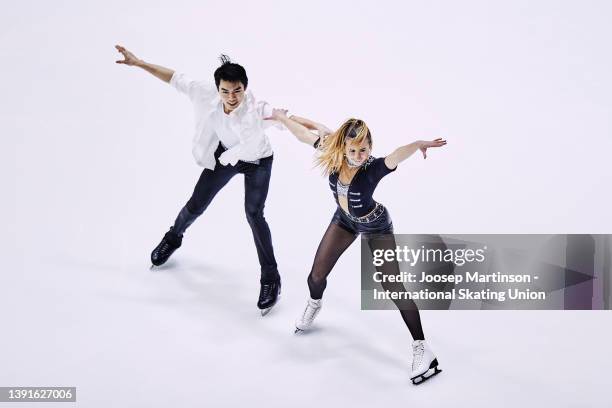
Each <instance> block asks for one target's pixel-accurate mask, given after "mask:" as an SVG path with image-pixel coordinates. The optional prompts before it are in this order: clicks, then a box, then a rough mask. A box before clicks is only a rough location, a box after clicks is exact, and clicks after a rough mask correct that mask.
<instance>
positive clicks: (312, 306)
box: [295, 298, 321, 333]
mask: <svg viewBox="0 0 612 408" xmlns="http://www.w3.org/2000/svg"><path fill="white" fill-rule="evenodd" d="M319 310H321V299H312V298H310V299H308V303H307V304H306V309H305V310H304V313H302V316H300V318H299V319H297V320H296V321H295V333H300V332H303V331H306V330H308V329H309V328H310V326H312V322H313V321H314V319H315V317H317V315H318V314H319Z"/></svg>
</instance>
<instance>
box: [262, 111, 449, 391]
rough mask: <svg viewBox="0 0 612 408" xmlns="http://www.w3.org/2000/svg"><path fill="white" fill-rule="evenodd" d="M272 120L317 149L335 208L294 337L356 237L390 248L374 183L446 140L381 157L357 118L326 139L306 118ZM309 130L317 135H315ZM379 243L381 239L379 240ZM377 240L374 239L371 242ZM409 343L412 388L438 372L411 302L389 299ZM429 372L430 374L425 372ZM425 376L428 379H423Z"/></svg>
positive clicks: (278, 114)
mask: <svg viewBox="0 0 612 408" xmlns="http://www.w3.org/2000/svg"><path fill="white" fill-rule="evenodd" d="M271 118H272V119H275V120H278V121H279V122H281V123H283V124H284V125H285V126H286V127H287V128H288V129H289V130H290V131H291V133H293V134H294V135H295V136H296V138H297V139H298V140H299V141H301V142H304V143H308V144H309V145H312V146H314V147H315V148H317V149H318V150H319V153H320V154H319V155H318V157H317V159H316V161H317V164H318V165H319V166H320V167H322V168H323V170H324V172H325V174H326V175H327V176H328V178H329V185H330V188H331V190H332V193H333V195H334V198H335V200H336V203H337V204H338V208H337V209H336V212H335V213H334V215H333V217H332V220H331V222H330V224H329V227H328V228H327V231H325V234H324V235H323V239H322V240H321V243H320V244H319V247H318V249H317V253H316V255H315V259H314V262H313V265H312V269H311V271H310V274H309V275H308V280H307V282H308V288H309V290H310V299H309V300H308V303H307V305H306V309H305V310H304V313H303V314H302V316H301V317H300V318H299V319H298V320H297V321H296V324H295V326H296V333H298V332H301V331H304V330H307V329H308V328H310V326H311V325H312V323H313V321H314V319H315V317H316V316H317V314H318V313H319V311H320V310H321V298H322V297H323V291H324V290H325V286H326V284H327V276H328V275H329V274H330V272H331V270H332V268H333V266H334V265H335V263H336V261H337V260H338V258H339V257H340V255H342V253H343V252H344V251H345V250H346V249H347V248H348V247H349V246H350V245H351V243H352V242H353V241H354V240H355V238H357V236H358V235H359V234H360V233H361V234H363V235H364V238H366V239H367V240H368V244H369V246H370V248H371V250H374V249H377V248H380V249H387V248H391V249H395V240H394V238H393V235H392V234H393V224H392V222H391V217H390V216H389V212H388V211H387V209H386V208H385V207H384V206H383V205H382V204H380V203H378V202H376V201H374V199H373V198H372V194H373V192H374V189H375V188H376V185H377V184H378V182H379V181H380V180H381V179H382V178H383V177H384V176H386V175H387V174H389V173H391V172H393V171H395V170H396V168H397V165H398V164H399V163H400V162H402V161H404V160H406V159H407V158H408V157H410V156H411V155H412V154H413V153H415V152H416V151H417V150H421V152H422V153H423V157H424V158H426V157H427V154H426V152H427V149H428V148H432V147H441V146H444V145H445V144H446V141H445V140H442V139H435V140H433V141H422V140H418V141H416V142H413V143H410V144H408V145H405V146H401V147H399V148H397V149H396V150H395V151H394V152H393V153H391V154H389V155H388V156H386V157H380V158H375V157H373V156H371V155H370V152H371V150H372V135H371V133H370V130H369V129H368V127H367V125H366V124H365V123H364V122H363V121H362V120H359V119H349V120H347V121H346V122H344V123H343V124H342V126H340V128H339V129H338V130H337V131H335V132H329V133H328V134H325V133H327V132H325V129H327V128H326V127H325V126H323V125H321V124H319V123H316V122H313V121H310V120H308V119H304V118H300V117H296V116H291V118H288V117H287V115H286V111H285V110H282V109H274V110H273V111H272V116H271ZM311 130H317V131H318V132H319V136H316V135H315V134H314V133H312V132H311ZM381 235H382V237H384V239H380V237H381ZM374 238H377V239H374ZM382 268H383V270H382V271H381V272H383V274H384V275H387V274H394V275H397V274H399V266H398V264H397V263H396V262H391V263H385V265H384V266H383V267H382ZM383 289H385V290H390V291H392V292H393V291H402V292H403V291H404V290H405V289H404V287H403V284H402V283H383ZM394 303H395V304H396V306H397V307H398V309H399V310H400V313H401V315H402V318H403V319H404V322H405V323H406V325H407V326H408V329H409V330H410V334H411V335H412V338H413V344H412V348H413V354H414V355H413V362H412V373H411V380H412V382H413V383H414V384H420V383H422V382H423V381H425V380H427V379H429V378H431V377H432V376H434V375H436V374H438V373H439V372H441V370H440V369H439V368H438V361H437V359H436V357H435V355H434V354H433V352H432V351H431V350H430V349H429V347H428V345H427V343H426V342H425V336H424V334H423V328H422V326H421V319H420V315H419V310H418V308H417V306H416V304H415V303H414V301H412V300H410V299H408V300H394ZM430 370H433V371H430ZM427 374H429V375H427Z"/></svg>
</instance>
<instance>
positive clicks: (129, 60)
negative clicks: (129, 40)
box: [115, 45, 141, 66]
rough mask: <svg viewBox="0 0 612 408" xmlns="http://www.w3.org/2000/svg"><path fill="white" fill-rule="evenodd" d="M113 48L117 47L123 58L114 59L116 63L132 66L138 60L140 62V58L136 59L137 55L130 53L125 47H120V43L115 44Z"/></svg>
mask: <svg viewBox="0 0 612 408" xmlns="http://www.w3.org/2000/svg"><path fill="white" fill-rule="evenodd" d="M115 48H116V49H117V51H119V52H120V53H121V54H123V60H119V61H115V62H116V63H117V64H125V65H129V66H132V65H136V64H138V63H139V62H141V61H140V59H138V57H137V56H135V55H134V54H132V53H131V52H130V51H128V50H127V49H126V48H124V47H122V46H120V45H115Z"/></svg>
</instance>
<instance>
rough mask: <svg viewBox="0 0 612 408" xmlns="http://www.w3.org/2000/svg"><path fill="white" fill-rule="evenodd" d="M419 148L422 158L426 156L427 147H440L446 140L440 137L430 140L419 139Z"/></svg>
mask: <svg viewBox="0 0 612 408" xmlns="http://www.w3.org/2000/svg"><path fill="white" fill-rule="evenodd" d="M418 143H419V150H420V151H421V152H422V153H423V158H424V159H426V158H427V149H429V148H430V147H442V146H444V145H445V144H446V140H443V139H442V138H441V137H439V138H437V139H434V140H432V141H427V140H419V141H418Z"/></svg>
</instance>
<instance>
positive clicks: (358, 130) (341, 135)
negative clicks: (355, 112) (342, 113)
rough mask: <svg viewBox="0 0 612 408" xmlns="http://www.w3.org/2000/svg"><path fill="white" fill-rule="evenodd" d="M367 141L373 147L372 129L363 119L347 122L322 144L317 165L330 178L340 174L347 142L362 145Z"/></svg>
mask: <svg viewBox="0 0 612 408" xmlns="http://www.w3.org/2000/svg"><path fill="white" fill-rule="evenodd" d="M364 139H365V140H367V141H368V143H369V144H370V148H371V147H372V135H371V134H370V129H368V126H367V125H366V124H365V122H364V121H363V120H361V119H355V118H351V119H348V120H346V121H345V122H344V123H343V124H342V126H340V128H339V129H338V130H336V131H335V132H333V133H331V134H330V135H328V136H327V137H326V138H325V139H324V140H323V141H322V142H321V144H320V146H319V150H320V154H319V155H318V156H317V158H316V159H315V161H316V165H317V166H319V167H321V168H322V169H323V173H324V174H325V175H326V176H329V175H330V174H332V173H335V172H339V171H340V169H341V168H342V166H343V165H344V147H345V145H346V143H347V142H349V143H355V144H361V143H362V142H363V141H364Z"/></svg>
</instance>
